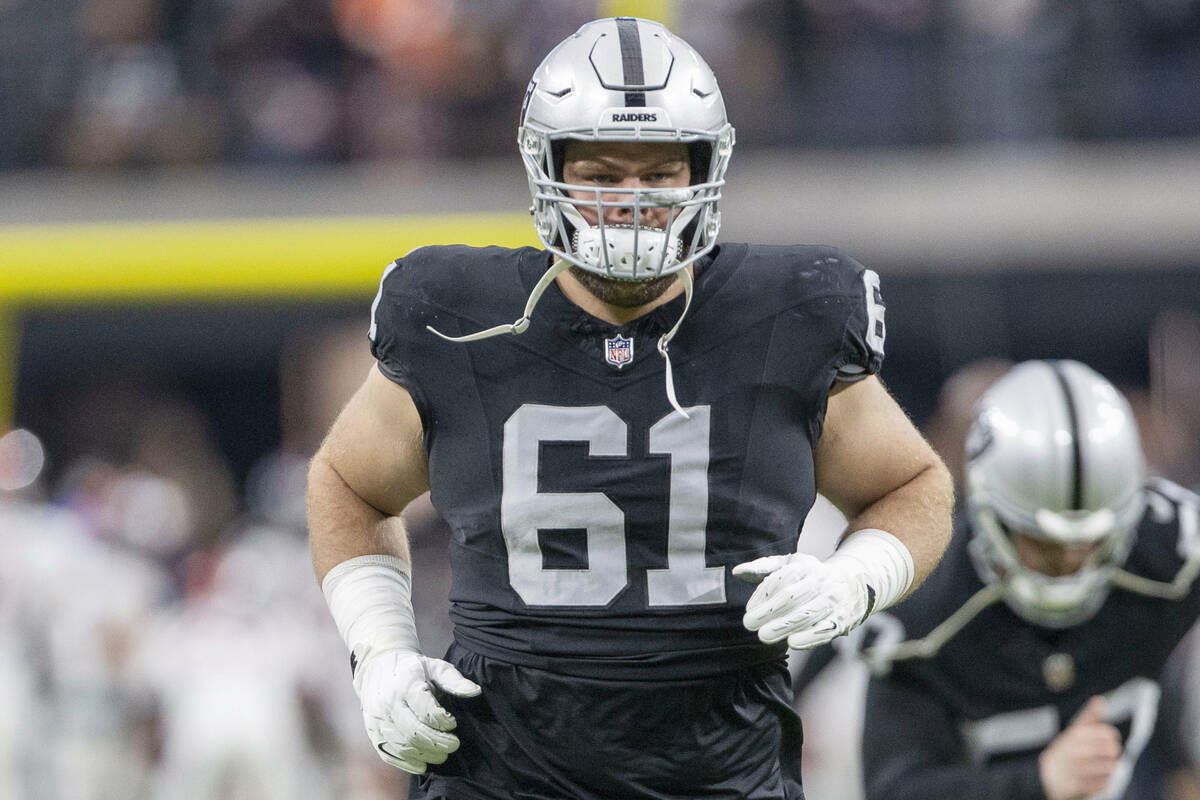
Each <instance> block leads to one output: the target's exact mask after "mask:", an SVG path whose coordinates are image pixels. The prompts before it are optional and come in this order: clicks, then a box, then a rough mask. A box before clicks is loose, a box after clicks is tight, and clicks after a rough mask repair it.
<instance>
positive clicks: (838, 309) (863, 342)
mask: <svg viewBox="0 0 1200 800" xmlns="http://www.w3.org/2000/svg"><path fill="white" fill-rule="evenodd" d="M746 263H747V265H748V266H749V267H750V268H751V269H753V270H754V275H753V278H752V280H753V285H754V291H758V292H762V293H763V295H762V296H764V297H770V298H772V301H773V302H775V303H778V304H781V305H782V306H783V307H792V308H795V307H801V306H803V307H805V309H806V311H807V312H808V313H813V314H819V315H829V316H831V317H833V319H831V322H834V323H836V324H837V325H838V327H839V331H838V332H839V333H840V334H841V336H842V344H841V353H840V356H839V358H838V359H837V363H836V369H837V379H838V380H841V381H857V380H861V379H862V378H865V377H867V376H868V375H873V374H875V373H878V372H879V370H880V369H881V368H882V366H883V350H884V340H885V339H886V337H887V329H886V326H885V324H884V310H885V305H884V302H883V294H882V292H881V291H880V286H879V275H877V274H876V273H875V272H874V271H873V270H870V269H867V268H866V267H864V266H863V265H862V264H860V263H859V262H857V261H855V260H854V259H853V258H851V257H850V256H848V255H846V254H845V253H843V252H842V251H841V250H839V249H838V248H836V247H830V246H827V245H783V246H779V245H751V246H750V248H749V250H748V252H747V257H746ZM760 276H761V277H762V278H765V280H760ZM748 277H749V276H748ZM763 284H765V285H763ZM768 293H769V294H768Z"/></svg>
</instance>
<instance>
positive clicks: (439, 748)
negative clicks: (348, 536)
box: [321, 555, 480, 773]
mask: <svg viewBox="0 0 1200 800" xmlns="http://www.w3.org/2000/svg"><path fill="white" fill-rule="evenodd" d="M411 587H412V578H411V574H410V571H409V567H408V564H406V563H404V562H403V561H401V560H400V559H398V558H396V557H394V556H387V555H371V556H359V557H357V558H351V559H349V560H347V561H343V562H342V563H340V564H338V565H337V566H335V567H334V568H333V569H331V570H330V571H329V573H328V574H327V575H326V576H325V580H324V581H322V583H321V590H322V591H323V592H324V594H325V601H326V602H327V603H328V604H329V611H330V613H331V614H332V615H333V620H334V622H336V623H337V627H338V632H339V633H341V635H342V639H343V641H345V642H346V645H347V646H348V647H349V648H350V652H351V654H352V656H351V664H352V665H353V668H354V690H355V691H356V692H358V699H359V702H360V703H361V704H362V712H363V722H364V723H365V725H366V728H367V736H368V737H369V738H370V740H371V744H373V745H375V751H376V752H377V753H378V754H379V757H380V758H382V759H383V760H384V761H385V762H386V763H388V764H390V765H392V766H393V767H398V768H399V769H402V770H404V771H405V772H412V773H422V772H424V771H425V769H426V766H427V765H428V764H441V763H442V762H444V761H445V760H446V756H448V755H449V754H451V753H453V752H454V751H455V750H457V749H458V745H459V741H458V737H457V736H455V735H454V734H453V733H450V731H452V730H454V728H455V726H456V725H457V722H456V721H455V719H454V716H453V715H452V714H451V713H450V712H448V711H447V710H446V709H444V708H442V706H441V704H440V703H438V701H437V698H436V697H435V696H434V689H437V690H439V691H443V692H447V693H449V694H453V695H456V696H458V697H474V696H476V695H478V694H479V692H480V688H479V686H478V684H476V683H473V682H472V681H469V680H467V679H466V678H464V677H463V676H462V674H461V673H460V672H459V671H458V670H457V669H455V668H454V667H453V666H452V665H451V664H449V663H447V662H445V661H442V660H441V659H437V658H428V657H426V656H423V655H421V648H420V644H419V642H418V641H417V627H416V622H415V621H414V619H413V610H412V589H411Z"/></svg>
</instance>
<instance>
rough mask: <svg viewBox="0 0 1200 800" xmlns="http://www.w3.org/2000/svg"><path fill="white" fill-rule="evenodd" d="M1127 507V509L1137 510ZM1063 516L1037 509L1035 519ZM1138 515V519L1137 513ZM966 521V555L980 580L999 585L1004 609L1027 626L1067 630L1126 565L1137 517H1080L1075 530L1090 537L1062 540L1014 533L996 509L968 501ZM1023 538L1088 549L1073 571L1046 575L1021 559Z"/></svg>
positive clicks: (1087, 614)
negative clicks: (969, 533)
mask: <svg viewBox="0 0 1200 800" xmlns="http://www.w3.org/2000/svg"><path fill="white" fill-rule="evenodd" d="M1140 505H1141V504H1140V502H1137V501H1135V503H1134V504H1131V510H1132V509H1133V508H1135V507H1137V506H1140ZM1047 515H1053V516H1054V517H1059V518H1060V519H1061V518H1062V515H1059V514H1055V513H1054V512H1051V511H1047V510H1045V509H1042V510H1041V514H1040V516H1041V517H1042V518H1043V519H1047ZM1139 516H1140V515H1139ZM971 519H972V524H973V525H974V527H975V538H974V539H973V541H972V542H971V545H970V547H971V555H972V558H973V559H974V561H975V564H976V566H977V568H978V569H979V571H980V573H981V575H982V576H983V578H984V580H985V581H986V582H988V583H998V584H999V585H1000V586H1001V588H1002V590H1003V596H1004V600H1005V602H1006V603H1008V605H1009V607H1010V608H1012V609H1013V610H1014V611H1015V612H1016V613H1017V614H1019V615H1020V616H1021V617H1023V618H1025V619H1026V620H1028V621H1029V622H1032V623H1034V624H1036V625H1040V626H1042V627H1046V628H1069V627H1072V626H1074V625H1078V624H1080V623H1083V622H1086V621H1087V620H1089V619H1091V618H1092V617H1093V616H1094V615H1095V614H1096V612H1097V611H1099V609H1100V607H1101V606H1102V605H1104V601H1105V600H1106V599H1107V598H1108V593H1109V590H1110V589H1111V586H1112V578H1113V575H1114V574H1115V573H1116V571H1117V570H1119V569H1120V568H1121V566H1122V565H1123V564H1124V563H1125V559H1126V557H1127V556H1128V555H1129V551H1130V549H1131V548H1132V547H1133V543H1134V540H1135V536H1136V524H1137V519H1133V520H1130V519H1129V514H1128V513H1127V514H1126V518H1125V519H1123V520H1120V522H1118V521H1117V518H1116V516H1115V515H1113V514H1112V512H1111V511H1109V509H1101V510H1100V511H1098V512H1095V513H1093V514H1090V515H1087V516H1086V517H1081V518H1078V519H1076V520H1074V521H1075V522H1078V523H1082V525H1081V526H1080V527H1083V526H1090V527H1091V529H1092V531H1093V533H1092V535H1090V536H1080V537H1076V538H1064V537H1063V536H1062V535H1061V528H1059V529H1056V530H1055V531H1054V532H1050V531H1047V530H1045V529H1043V528H1040V527H1035V528H1032V529H1030V528H1025V529H1018V528H1014V527H1012V525H1011V524H1006V523H1005V522H1004V521H1003V520H1002V519H1001V517H1000V516H999V514H997V512H996V509H994V508H993V507H991V506H990V505H989V504H987V502H986V501H982V502H981V501H980V500H979V498H977V497H975V498H972V503H971ZM1020 536H1024V537H1027V538H1029V539H1034V540H1037V541H1039V542H1043V543H1045V544H1048V545H1051V546H1055V547H1063V548H1066V547H1073V546H1074V547H1087V546H1091V547H1092V549H1091V551H1090V552H1089V553H1088V554H1087V556H1086V558H1084V560H1083V562H1082V563H1081V564H1080V566H1079V567H1078V569H1076V570H1074V571H1073V572H1069V573H1067V574H1062V575H1049V574H1046V573H1044V572H1042V571H1040V570H1038V569H1037V568H1036V567H1034V566H1031V565H1027V564H1026V563H1024V562H1023V561H1022V559H1021V556H1020V553H1019V545H1018V543H1017V537H1020Z"/></svg>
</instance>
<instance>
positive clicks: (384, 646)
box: [321, 554, 421, 672]
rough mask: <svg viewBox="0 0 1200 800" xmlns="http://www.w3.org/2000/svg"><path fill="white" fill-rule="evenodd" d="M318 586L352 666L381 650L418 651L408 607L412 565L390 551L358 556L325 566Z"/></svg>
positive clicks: (414, 628) (418, 646)
mask: <svg viewBox="0 0 1200 800" xmlns="http://www.w3.org/2000/svg"><path fill="white" fill-rule="evenodd" d="M321 592H322V594H324V595H325V602H326V604H327V605H328V606H329V612H330V614H331V615H332V616H333V621H334V623H335V624H336V625H337V629H338V633H340V634H341V636H342V641H344V642H345V643H346V647H348V648H349V649H350V653H351V666H352V668H353V669H355V671H356V672H357V671H358V670H357V667H358V665H361V664H362V662H363V661H365V660H366V659H368V658H369V657H371V656H372V655H375V654H377V653H381V652H387V651H390V650H401V651H406V652H411V653H416V654H419V653H420V652H421V644H420V641H419V640H418V638H417V626H416V621H415V618H414V615H413V607H412V570H411V569H410V568H409V565H408V564H406V563H405V562H404V561H402V560H400V559H399V558H396V557H395V556H390V555H383V554H380V555H368V556H358V557H356V558H351V559H347V560H346V561H343V562H341V563H340V564H338V565H337V566H335V567H334V568H333V569H331V570H329V572H328V574H326V576H325V579H324V580H323V581H321Z"/></svg>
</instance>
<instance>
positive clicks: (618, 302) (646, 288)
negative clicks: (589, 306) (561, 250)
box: [570, 266, 675, 308]
mask: <svg viewBox="0 0 1200 800" xmlns="http://www.w3.org/2000/svg"><path fill="white" fill-rule="evenodd" d="M570 272H571V276H572V277H574V278H575V280H577V281H579V282H580V283H581V284H582V285H583V288H585V289H587V290H588V292H590V293H591V294H592V295H594V296H595V297H596V299H597V300H600V301H601V302H604V303H608V304H609V305H612V306H617V307H618V308H637V307H638V306H644V305H646V304H647V303H650V302H653V301H655V300H657V299H658V298H660V297H662V295H663V292H665V291H667V289H669V288H671V284H672V283H674V282H675V276H674V275H664V276H662V277H661V278H650V279H648V280H643V281H622V280H616V279H615V278H605V277H604V276H602V275H597V274H596V273H594V272H588V271H587V270H585V269H583V268H581V267H577V266H572V267H571V269H570Z"/></svg>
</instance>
